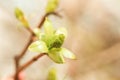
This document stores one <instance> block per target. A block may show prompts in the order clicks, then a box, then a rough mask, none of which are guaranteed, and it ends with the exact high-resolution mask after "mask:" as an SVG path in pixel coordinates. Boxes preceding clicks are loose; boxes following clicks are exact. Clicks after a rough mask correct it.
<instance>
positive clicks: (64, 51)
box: [60, 48, 76, 59]
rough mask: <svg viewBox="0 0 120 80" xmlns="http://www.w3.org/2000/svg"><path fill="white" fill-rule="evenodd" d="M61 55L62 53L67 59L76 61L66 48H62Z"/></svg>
mask: <svg viewBox="0 0 120 80" xmlns="http://www.w3.org/2000/svg"><path fill="white" fill-rule="evenodd" d="M60 53H62V54H63V56H64V57H66V58H70V59H76V56H75V55H74V54H73V53H72V52H71V51H69V50H67V49H65V48H61V51H60Z"/></svg>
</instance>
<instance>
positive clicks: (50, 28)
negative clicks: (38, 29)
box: [43, 18, 55, 36]
mask: <svg viewBox="0 0 120 80" xmlns="http://www.w3.org/2000/svg"><path fill="white" fill-rule="evenodd" d="M43 26H44V30H45V34H46V35H50V36H51V35H53V33H54V32H55V29H54V28H53V25H52V22H51V21H50V20H49V19H48V18H46V19H45V22H44V25H43Z"/></svg>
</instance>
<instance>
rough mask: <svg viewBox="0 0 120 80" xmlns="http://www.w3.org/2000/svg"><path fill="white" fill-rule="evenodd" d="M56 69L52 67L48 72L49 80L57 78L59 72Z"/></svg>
mask: <svg viewBox="0 0 120 80" xmlns="http://www.w3.org/2000/svg"><path fill="white" fill-rule="evenodd" d="M56 72H57V71H56V69H55V68H52V69H50V71H49V73H48V77H47V80H57V74H56Z"/></svg>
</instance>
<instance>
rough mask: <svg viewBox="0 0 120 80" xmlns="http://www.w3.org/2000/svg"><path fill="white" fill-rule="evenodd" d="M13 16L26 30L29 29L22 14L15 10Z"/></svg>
mask: <svg viewBox="0 0 120 80" xmlns="http://www.w3.org/2000/svg"><path fill="white" fill-rule="evenodd" d="M15 16H16V18H17V19H18V20H19V21H20V22H21V23H22V24H23V25H24V26H25V27H26V28H28V27H29V24H28V22H27V20H26V19H25V17H24V14H23V12H22V11H21V10H20V9H19V8H16V9H15Z"/></svg>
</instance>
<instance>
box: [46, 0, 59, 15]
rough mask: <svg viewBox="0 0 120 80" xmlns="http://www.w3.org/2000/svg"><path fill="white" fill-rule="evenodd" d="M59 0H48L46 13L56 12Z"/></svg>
mask: <svg viewBox="0 0 120 80" xmlns="http://www.w3.org/2000/svg"><path fill="white" fill-rule="evenodd" d="M58 3H59V0H48V4H47V6H46V13H51V12H54V11H55V9H56V8H57V6H58Z"/></svg>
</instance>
